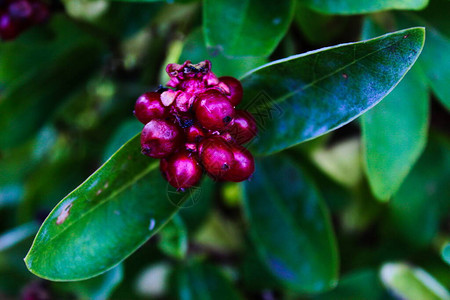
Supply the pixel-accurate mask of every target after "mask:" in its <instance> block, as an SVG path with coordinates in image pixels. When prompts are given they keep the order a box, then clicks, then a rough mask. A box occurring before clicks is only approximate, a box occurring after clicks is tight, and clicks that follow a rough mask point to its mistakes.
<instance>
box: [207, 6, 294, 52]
mask: <svg viewBox="0 0 450 300" xmlns="http://www.w3.org/2000/svg"><path fill="white" fill-rule="evenodd" d="M293 13H294V1H293V0H282V1H271V0H205V1H204V3H203V29H204V33H205V38H206V45H207V46H208V48H210V50H211V51H214V52H217V53H224V54H225V55H227V56H233V57H242V56H268V55H270V54H271V53H272V51H273V50H274V49H275V47H276V46H277V45H278V43H279V42H280V41H281V39H282V38H283V36H284V35H285V33H286V31H287V29H288V27H289V24H290V23H291V20H292V16H293Z"/></svg>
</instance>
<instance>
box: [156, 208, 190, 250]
mask: <svg viewBox="0 0 450 300" xmlns="http://www.w3.org/2000/svg"><path fill="white" fill-rule="evenodd" d="M159 237H160V240H159V241H158V247H159V249H161V251H162V252H164V253H165V254H167V255H169V256H172V257H174V258H177V259H183V258H184V257H186V252H187V248H188V236H187V230H186V226H185V225H184V223H183V220H182V219H181V217H180V216H178V215H175V216H174V217H173V218H172V220H170V221H169V223H167V225H166V226H164V227H163V228H162V229H161V231H160V232H159Z"/></svg>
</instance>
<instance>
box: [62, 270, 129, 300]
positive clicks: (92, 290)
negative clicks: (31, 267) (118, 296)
mask: <svg viewBox="0 0 450 300" xmlns="http://www.w3.org/2000/svg"><path fill="white" fill-rule="evenodd" d="M122 279H123V266H122V264H119V265H118V266H117V267H115V268H113V269H111V270H109V271H108V272H106V273H104V274H103V275H100V276H97V277H94V278H91V279H88V280H83V281H76V282H65V283H60V284H59V285H61V286H58V287H60V288H61V289H63V290H66V291H69V292H75V293H76V294H77V295H78V296H81V298H82V299H89V300H104V299H109V296H110V295H111V294H112V293H113V291H114V289H115V288H116V287H117V286H118V285H119V284H120V283H121V282H122Z"/></svg>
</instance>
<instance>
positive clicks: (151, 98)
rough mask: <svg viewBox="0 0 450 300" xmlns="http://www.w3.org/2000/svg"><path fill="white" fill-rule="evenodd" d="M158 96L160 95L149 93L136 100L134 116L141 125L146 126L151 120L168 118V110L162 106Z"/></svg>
mask: <svg viewBox="0 0 450 300" xmlns="http://www.w3.org/2000/svg"><path fill="white" fill-rule="evenodd" d="M160 96H161V94H160V93H156V92H149V93H145V94H143V95H141V96H140V97H139V98H138V99H137V101H136V104H135V106H134V114H135V115H136V118H137V119H138V120H139V121H140V122H141V123H143V124H147V123H148V122H150V121H151V120H153V119H163V118H165V117H167V116H168V108H167V107H165V106H164V105H163V104H162V102H161V99H160Z"/></svg>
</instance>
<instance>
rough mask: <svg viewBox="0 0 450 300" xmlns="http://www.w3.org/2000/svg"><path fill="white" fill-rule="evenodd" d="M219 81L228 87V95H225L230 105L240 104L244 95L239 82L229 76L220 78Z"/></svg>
mask: <svg viewBox="0 0 450 300" xmlns="http://www.w3.org/2000/svg"><path fill="white" fill-rule="evenodd" d="M219 81H220V82H223V83H225V84H226V85H227V86H228V88H229V90H230V93H229V94H227V98H228V100H229V101H230V103H231V105H233V106H236V105H238V104H239V103H240V102H241V100H242V95H243V93H244V90H243V88H242V85H241V82H240V81H239V80H237V79H236V78H234V77H230V76H223V77H220V78H219Z"/></svg>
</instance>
